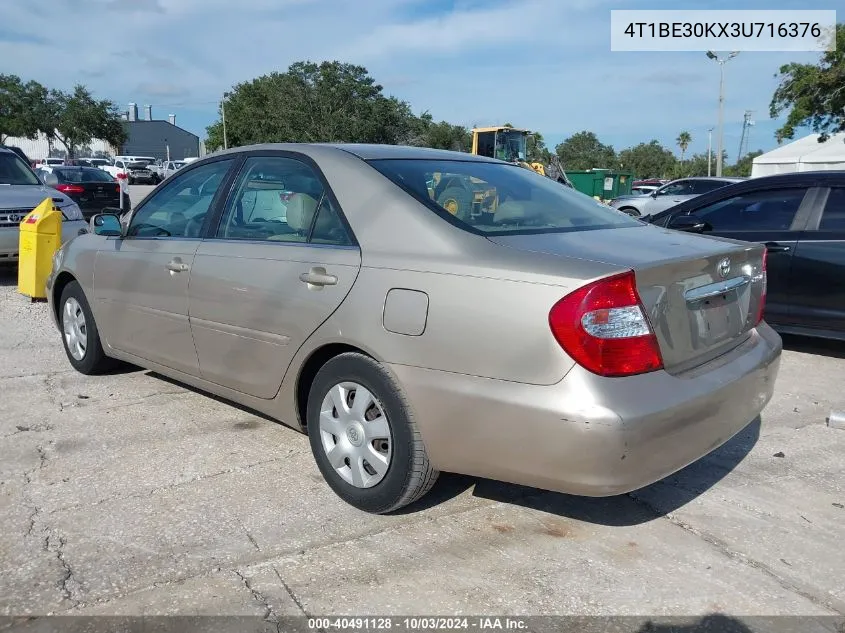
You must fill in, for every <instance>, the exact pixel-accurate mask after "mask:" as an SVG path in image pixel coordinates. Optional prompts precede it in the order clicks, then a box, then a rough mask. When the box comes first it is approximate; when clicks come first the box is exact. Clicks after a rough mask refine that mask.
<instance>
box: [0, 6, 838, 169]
mask: <svg viewBox="0 0 845 633" xmlns="http://www.w3.org/2000/svg"><path fill="white" fill-rule="evenodd" d="M0 4H2V8H0V14H2V16H0V60H2V62H0V72H4V73H13V74H17V75H19V76H21V77H22V78H23V79H25V80H29V79H35V80H37V81H39V82H41V83H43V84H44V85H46V86H48V87H50V88H61V89H64V90H69V89H71V88H72V87H73V85H74V84H75V83H82V84H85V85H86V86H88V87H89V89H91V90H92V91H93V92H94V93H95V94H96V95H97V96H98V97H99V98H107V99H111V100H112V101H114V102H115V103H117V104H118V105H119V106H120V107H121V108H122V109H125V108H128V104H129V103H130V102H134V103H137V104H138V107H139V111H140V114H141V116H143V106H144V105H147V104H149V105H151V106H152V110H153V118H156V119H166V118H167V115H168V114H171V113H172V114H175V115H176V120H177V124H178V125H180V126H181V127H183V128H185V129H187V130H189V131H191V132H193V133H195V134H197V135H198V136H199V137H200V138H204V137H205V127H206V126H207V125H209V124H210V123H212V122H214V120H215V119H216V118H217V107H218V105H217V104H218V102H219V100H220V98H221V95H222V93H223V92H224V91H226V90H230V89H231V87H232V86H233V85H235V84H237V83H239V82H242V81H248V80H251V79H253V78H255V77H258V76H260V75H262V74H266V73H269V72H272V71H284V70H286V69H287V67H288V66H289V65H290V64H291V63H293V62H296V61H300V60H311V61H322V60H339V61H342V62H349V63H355V64H360V65H362V66H364V67H366V68H367V70H368V71H369V72H370V74H371V75H372V76H373V77H374V78H375V80H376V81H377V82H378V83H379V84H381V85H382V86H384V91H385V93H386V94H389V95H394V96H396V97H398V98H400V99H403V100H405V101H407V102H409V103H410V104H411V107H412V108H413V110H414V111H415V112H416V113H418V114H419V113H421V112H423V111H425V110H428V111H429V112H431V114H432V115H433V116H434V118H435V119H436V120H441V119H445V120H448V121H450V122H452V123H457V124H463V125H467V126H473V125H496V124H502V123H505V122H510V123H512V124H513V125H515V126H517V127H525V128H529V129H532V130H536V131H538V132H540V133H542V134H543V136H544V137H545V139H546V142H547V144H548V145H549V146H550V147H554V145H555V144H557V143H559V142H561V141H562V140H563V139H565V138H566V137H568V136H569V135H571V134H573V133H575V132H579V131H581V130H590V131H593V132H595V133H596V134H597V135H598V137H599V139H600V140H601V141H602V142H604V143H607V144H610V145H612V146H613V147H614V148H615V149H617V150H621V149H624V148H625V147H630V146H631V145H635V144H637V143H639V142H647V141H649V140H651V139H657V140H659V141H660V142H662V143H663V144H665V145H666V146H667V147H670V148H671V149H673V150H675V151H676V152H677V151H678V149H677V146H676V142H675V139H676V138H677V136H678V133H679V132H681V131H682V130H686V131H688V132H690V134H691V135H692V139H693V140H692V144H691V146H690V148H689V149H688V150H687V151H688V154H691V153H704V152H706V151H707V136H708V134H707V130H708V128H711V127H715V126H716V122H717V116H718V95H719V93H718V90H719V67H718V64H716V63H715V62H713V61H711V60H709V59H707V58H706V57H705V55H704V53H703V52H701V53H697V52H696V53H692V52H684V53H678V52H611V50H610V10H611V9H685V8H686V9H694V8H705V7H706V8H707V9H802V8H810V7H809V6H808V5H807V4H806V0H766V1H762V0H709V2H708V3H707V4H706V5H702V3H700V2H699V3H696V2H691V1H690V0H652V1H651V2H642V1H639V0H616V1H615V2H609V1H607V0H358V1H356V2H352V1H350V0H42V1H40V2H33V1H32V0H0ZM837 4H839V5H840V8H841V0H817V1H814V2H813V5H812V7H811V8H813V9H836V8H837ZM840 13H841V11H840ZM837 17H838V19H839V21H842V19H843V17H842V16H841V15H840V16H837ZM818 59H819V54H818V53H768V52H743V53H741V54H740V55H739V56H738V57H736V58H735V59H733V60H731V61H730V62H729V63H728V64H726V66H725V134H724V139H725V140H724V146H725V149H726V150H727V151H728V155H729V160H731V161H733V160H735V159H736V155H737V153H738V150H739V141H740V135H741V132H742V120H743V114H744V112H745V111H746V110H752V111H753V115H752V116H753V120H754V121H755V125H754V127H753V128H751V139H750V144H749V149H750V150H752V151H753V150H756V149H762V150H768V149H771V148H773V147H775V146H776V141H775V137H774V133H775V130H776V129H777V128H778V127H779V122H778V121H773V120H771V119H770V118H769V102H770V100H771V97H772V93H773V92H774V90H775V88H776V87H777V84H778V80H777V79H776V77H775V74H776V73H777V71H778V68H779V67H780V66H781V65H782V64H785V63H789V62H792V61H796V62H805V63H806V62H809V63H814V62H816V61H818ZM802 132H809V130H805V131H802ZM716 136H717V134H716V131H714V133H713V146H714V150H715V146H716V143H717V138H716Z"/></svg>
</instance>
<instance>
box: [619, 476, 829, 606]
mask: <svg viewBox="0 0 845 633" xmlns="http://www.w3.org/2000/svg"><path fill="white" fill-rule="evenodd" d="M627 496H628V497H629V498H630V499H632V500H633V501H634V502H635V503H637V504H638V505H640V506H642V507H643V508H646V509H647V510H649V511H650V512H653V513H654V514H655V515H656V517H657V518H663V519H666V520H667V521H669V522H670V523H671V524H672V525H675V526H676V527H679V528H681V529H682V530H684V531H686V532H688V533H690V534H692V535H693V536H695V537H696V538H699V539H701V540H702V541H704V542H705V543H707V544H708V545H710V546H712V547H713V548H714V549H716V550H717V551H718V552H719V553H720V554H722V555H723V556H725V557H726V558H729V559H730V560H733V561H736V562H738V563H741V564H743V565H746V566H747V567H750V568H752V569H756V570H757V571H759V572H762V573H763V574H765V575H766V576H769V577H770V578H772V579H773V580H774V581H775V582H777V583H778V584H779V585H780V586H781V587H783V588H784V589H786V590H787V591H791V592H792V593H794V594H797V595H799V596H801V597H802V598H804V599H806V600H809V601H810V602H811V603H813V604H814V605H816V606H820V607H824V608H825V609H829V610H830V611H833V612H834V613H836V614H837V615H845V602H843V601H841V600H838V599H836V598H833V597H828V598H825V597H822V596H819V595H818V590H817V589H816V588H815V587H801V586H799V585H798V584H796V583H795V582H793V581H791V580H788V579H787V578H784V577H783V576H781V575H780V574H779V573H778V572H776V571H775V570H774V569H772V568H771V567H769V566H768V565H766V564H765V563H763V562H761V561H758V560H756V559H754V558H751V557H750V556H748V555H746V554H743V553H742V552H739V551H737V550H735V549H732V548H731V547H730V546H729V545H728V544H727V543H726V542H725V541H723V540H721V539H719V538H717V537H715V536H713V535H712V534H709V533H707V532H704V531H702V530H699V529H698V528H696V527H694V526H692V525H690V524H689V523H686V522H684V521H682V520H680V519H679V518H677V517H676V516H674V513H671V512H661V511H660V510H659V509H658V508H656V507H655V506H653V505H652V504H651V503H649V502H648V501H646V500H645V499H643V498H641V497H638V496H636V494H635V493H633V492H631V493H628V495H627Z"/></svg>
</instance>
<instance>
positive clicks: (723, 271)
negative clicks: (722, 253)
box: [716, 257, 731, 279]
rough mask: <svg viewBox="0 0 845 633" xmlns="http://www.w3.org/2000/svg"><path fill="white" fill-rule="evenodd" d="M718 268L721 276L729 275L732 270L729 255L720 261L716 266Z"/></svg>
mask: <svg viewBox="0 0 845 633" xmlns="http://www.w3.org/2000/svg"><path fill="white" fill-rule="evenodd" d="M716 270H718V271H719V276H720V277H721V278H722V279H724V278H725V277H727V276H728V275H729V274H730V272H731V260H730V258H728V257H725V259H723V260H722V261H720V262H719V265H718V266H717V267H716Z"/></svg>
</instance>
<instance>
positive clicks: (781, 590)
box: [0, 187, 845, 622]
mask: <svg viewBox="0 0 845 633" xmlns="http://www.w3.org/2000/svg"><path fill="white" fill-rule="evenodd" d="M138 189H141V188H140V187H134V188H133V197H134V194H135V191H137V190H138ZM15 283H16V282H15V277H14V276H13V275H12V274H8V273H3V274H2V275H0V317H1V318H2V320H3V323H4V324H5V327H4V328H3V329H2V331H0V353H2V358H3V363H1V364H0V384H2V389H3V398H2V401H0V413H2V415H0V454H2V455H3V459H2V461H0V508H2V511H0V614H5V615H23V614H41V615H43V614H47V613H65V614H66V613H76V614H111V615H141V614H145V615H151V614H183V615H190V614H194V615H195V614H226V615H255V616H258V617H262V618H266V619H267V620H268V621H270V622H272V621H274V618H275V619H276V620H278V618H279V617H281V616H284V615H296V614H308V615H324V614H358V615H383V614H397V615H398V614H401V615H410V614H461V613H463V614H485V613H492V614H497V615H507V614H511V615H520V614H522V615H527V614H580V615H622V614H630V615H643V614H653V615H703V614H707V613H727V614H741V615H802V616H809V615H842V614H845V582H843V578H845V549H843V547H842V535H843V525H845V466H843V455H845V432H843V431H842V430H837V429H833V428H830V427H827V426H826V425H825V418H826V416H827V415H828V413H829V411H830V410H831V409H832V408H836V409H843V408H845V391H843V389H842V378H843V376H845V347H843V346H842V345H834V344H832V343H822V344H816V345H808V344H807V343H806V342H805V341H801V340H797V339H787V341H786V345H787V351H786V352H785V354H784V359H783V363H782V369H781V375H780V377H779V380H778V384H777V391H776V396H775V398H774V400H773V402H772V403H771V404H770V405H769V406H768V408H767V409H766V410H765V411H764V413H763V415H762V418H761V420H758V421H756V422H754V423H753V424H751V425H750V426H749V427H748V428H747V429H746V430H745V431H744V432H742V433H741V434H740V435H739V436H738V437H736V438H734V440H732V441H731V442H729V443H728V444H727V445H725V446H724V447H722V448H721V449H719V450H717V451H716V452H715V453H713V454H712V455H710V456H708V457H707V458H705V459H703V460H701V461H700V462H698V463H696V464H693V465H692V466H690V467H688V468H687V469H685V470H683V471H681V472H680V473H678V474H676V475H675V476H672V477H670V478H668V479H667V480H665V481H663V482H660V483H658V484H655V485H653V486H650V487H648V488H646V489H644V490H640V491H638V492H636V493H634V494H631V495H625V496H620V497H615V498H608V499H583V498H576V497H569V496H566V495H561V494H555V493H549V492H543V491H540V490H535V489H529V488H523V487H519V486H512V485H506V484H501V483H497V482H492V481H486V480H482V481H478V480H475V479H472V478H467V477H460V476H443V478H442V481H441V482H440V483H439V484H438V486H437V487H436V488H435V490H434V491H433V493H432V494H430V495H429V496H428V497H426V498H425V499H424V500H423V502H422V503H421V504H418V505H416V506H412V507H410V508H407V509H406V511H404V512H403V513H401V514H397V515H394V516H389V517H379V516H372V515H367V514H364V513H361V512H358V511H356V510H354V509H353V508H351V507H349V506H347V505H345V504H344V503H343V502H342V501H340V499H338V498H337V497H336V496H335V495H334V494H333V493H332V492H331V491H330V489H329V488H328V486H327V485H326V484H325V483H324V482H323V480H322V478H321V477H320V474H319V471H318V470H317V467H316V466H315V464H314V461H313V459H312V457H311V454H310V449H309V446H308V442H307V441H306V438H305V437H304V436H302V435H299V434H298V433H296V432H294V431H293V430H290V429H288V428H286V427H283V426H281V425H280V424H277V423H275V422H273V421H271V420H268V419H265V418H262V417H258V416H256V415H253V414H252V413H249V412H247V411H244V410H242V409H240V408H238V407H236V406H233V405H231V404H228V403H226V402H222V401H220V400H218V399H216V398H212V397H209V396H207V395H204V394H201V393H197V392H195V391H192V390H190V389H186V388H185V387H183V386H181V385H178V384H174V383H172V382H171V381H169V380H167V379H164V378H162V377H160V376H157V375H155V374H153V373H151V372H146V371H141V370H134V369H131V368H130V369H129V370H126V371H123V372H122V373H118V374H114V375H109V376H100V377H85V376H82V375H80V374H78V373H76V372H74V371H73V370H72V369H71V367H70V365H69V363H68V362H67V360H66V358H65V355H64V351H63V349H62V345H61V342H60V339H59V334H58V332H57V331H56V330H54V329H53V327H52V325H51V323H50V321H49V316H48V314H47V306H46V304H43V303H35V304H32V303H30V302H29V301H28V300H27V299H25V298H24V297H23V296H21V295H18V294H17V292H16V286H15Z"/></svg>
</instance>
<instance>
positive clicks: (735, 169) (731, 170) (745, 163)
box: [723, 149, 763, 178]
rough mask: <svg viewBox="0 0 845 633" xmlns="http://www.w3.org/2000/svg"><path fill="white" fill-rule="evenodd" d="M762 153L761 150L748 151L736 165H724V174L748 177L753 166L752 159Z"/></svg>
mask: <svg viewBox="0 0 845 633" xmlns="http://www.w3.org/2000/svg"><path fill="white" fill-rule="evenodd" d="M762 153H763V150H759V149H758V150H757V151H756V152H749V153H748V154H746V155H745V156H743V157H742V158H741V159H740V160H739V162H737V163H736V165H729V166H727V167H725V169H724V170H723V173H724V175H725V176H740V177H743V178H748V177H749V176H751V167H752V166H753V163H754V159H755V158H757V157H758V156H760V155H761V154H762Z"/></svg>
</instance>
